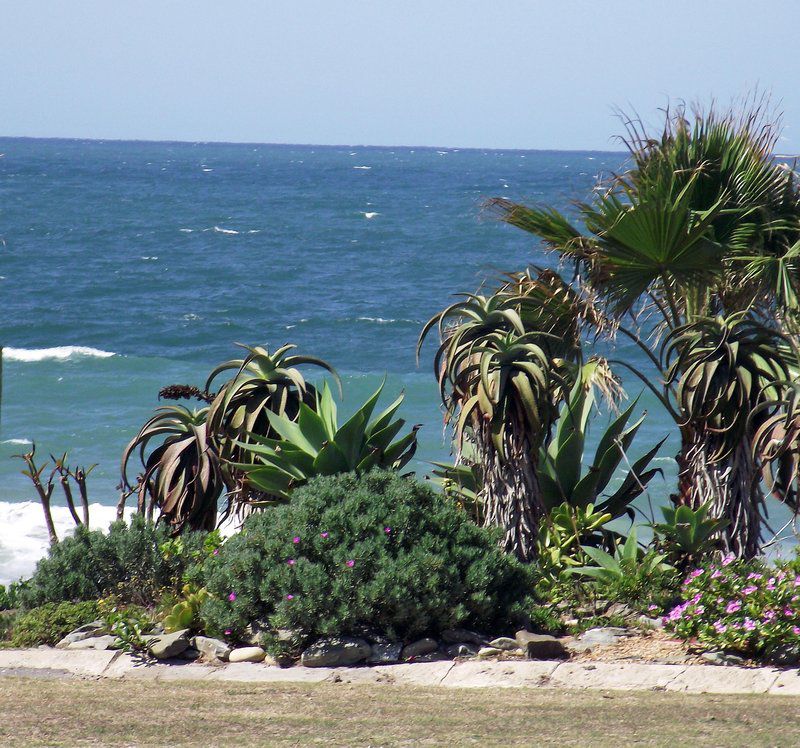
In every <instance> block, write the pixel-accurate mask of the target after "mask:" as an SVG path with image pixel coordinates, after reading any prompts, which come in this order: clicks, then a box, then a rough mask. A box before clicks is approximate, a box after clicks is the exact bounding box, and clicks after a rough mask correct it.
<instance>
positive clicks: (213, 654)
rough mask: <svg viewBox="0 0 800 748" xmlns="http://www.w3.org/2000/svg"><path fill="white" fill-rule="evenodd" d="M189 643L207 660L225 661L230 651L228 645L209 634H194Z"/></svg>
mask: <svg viewBox="0 0 800 748" xmlns="http://www.w3.org/2000/svg"><path fill="white" fill-rule="evenodd" d="M190 644H191V646H192V647H194V648H195V649H197V650H199V652H200V654H201V655H202V656H203V657H204V658H205V659H207V660H222V661H223V662H226V661H227V659H228V655H229V654H230V653H231V647H230V645H228V644H226V643H225V642H224V641H221V640H220V639H212V638H211V637H210V636H195V637H193V638H192V640H191V642H190Z"/></svg>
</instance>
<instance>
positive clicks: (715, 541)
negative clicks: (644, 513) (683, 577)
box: [653, 504, 728, 568]
mask: <svg viewBox="0 0 800 748" xmlns="http://www.w3.org/2000/svg"><path fill="white" fill-rule="evenodd" d="M708 511H709V505H708V504H703V505H702V506H699V507H698V508H697V509H692V508H691V507H689V506H679V507H661V513H662V514H663V515H664V522H661V523H657V524H654V525H653V532H654V533H655V536H656V544H657V545H658V547H659V548H660V549H661V550H663V551H664V553H665V554H666V555H667V556H668V557H669V558H670V559H671V560H672V561H673V563H675V564H676V565H677V566H679V567H681V568H688V567H690V566H694V565H696V564H698V563H699V562H700V560H701V559H702V558H704V557H707V556H708V555H709V554H710V553H713V551H714V550H716V549H717V548H719V546H720V545H721V543H720V539H719V533H720V531H721V530H723V529H724V528H725V526H726V525H727V524H728V521H727V520H726V519H714V518H713V517H709V516H708Z"/></svg>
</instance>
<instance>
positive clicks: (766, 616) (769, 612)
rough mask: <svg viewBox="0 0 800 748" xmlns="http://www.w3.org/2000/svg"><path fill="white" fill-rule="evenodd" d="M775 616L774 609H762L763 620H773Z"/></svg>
mask: <svg viewBox="0 0 800 748" xmlns="http://www.w3.org/2000/svg"><path fill="white" fill-rule="evenodd" d="M774 618H775V611H774V610H765V611H764V620H765V621H767V622H769V621H772V620H774Z"/></svg>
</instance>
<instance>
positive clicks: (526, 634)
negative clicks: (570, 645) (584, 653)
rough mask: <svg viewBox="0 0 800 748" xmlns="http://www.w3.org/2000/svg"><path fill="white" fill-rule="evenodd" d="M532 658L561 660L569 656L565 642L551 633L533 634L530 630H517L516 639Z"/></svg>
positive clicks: (518, 644) (529, 657)
mask: <svg viewBox="0 0 800 748" xmlns="http://www.w3.org/2000/svg"><path fill="white" fill-rule="evenodd" d="M514 641H515V642H516V644H517V646H519V647H520V648H521V649H522V651H523V652H525V654H526V656H527V657H528V659H530V660H559V659H564V658H566V657H569V652H568V651H567V648H566V647H565V646H564V643H563V642H562V641H561V640H560V639H558V638H556V637H555V636H550V635H549V634H533V633H531V632H530V631H525V630H524V629H523V630H522V631H517V637H516V639H515V640H514Z"/></svg>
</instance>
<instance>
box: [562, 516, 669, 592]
mask: <svg viewBox="0 0 800 748" xmlns="http://www.w3.org/2000/svg"><path fill="white" fill-rule="evenodd" d="M581 547H582V549H583V552H584V553H585V554H586V555H587V556H588V557H589V558H590V559H591V560H592V561H594V565H593V566H577V567H574V568H572V569H570V570H569V573H571V574H575V575H578V576H582V577H589V578H590V579H596V580H597V581H598V582H600V583H602V584H614V583H615V582H617V583H618V582H621V581H623V580H624V579H625V578H626V577H635V576H639V577H645V578H646V577H648V576H650V575H652V574H656V573H658V572H667V571H672V569H673V567H672V566H670V565H669V564H668V563H666V562H665V559H666V555H664V554H661V553H653V552H649V553H644V552H643V551H642V550H641V548H639V543H638V541H637V539H636V528H631V531H630V533H629V534H628V537H627V538H626V540H625V542H624V543H618V544H617V545H616V547H615V548H614V553H613V555H612V554H611V553H606V551H604V550H602V549H600V548H593V547H592V546H589V545H586V546H581Z"/></svg>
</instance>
